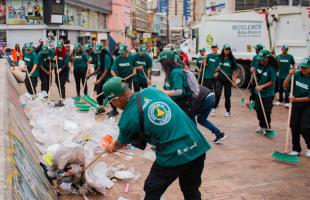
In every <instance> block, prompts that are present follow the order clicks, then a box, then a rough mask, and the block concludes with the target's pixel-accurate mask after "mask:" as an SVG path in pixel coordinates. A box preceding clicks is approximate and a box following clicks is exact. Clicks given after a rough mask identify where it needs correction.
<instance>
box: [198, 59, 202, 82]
mask: <svg viewBox="0 0 310 200" xmlns="http://www.w3.org/2000/svg"><path fill="white" fill-rule="evenodd" d="M201 69H202V62H201V64H200V67H199V74H198V81H199V79H200V77H201Z"/></svg>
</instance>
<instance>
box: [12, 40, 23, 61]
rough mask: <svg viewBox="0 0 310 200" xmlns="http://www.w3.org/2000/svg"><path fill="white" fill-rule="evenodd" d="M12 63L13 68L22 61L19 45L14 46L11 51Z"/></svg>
mask: <svg viewBox="0 0 310 200" xmlns="http://www.w3.org/2000/svg"><path fill="white" fill-rule="evenodd" d="M12 57H13V63H14V65H15V66H18V62H19V61H20V60H23V52H22V50H21V48H20V47H19V44H15V48H14V49H13V51H12Z"/></svg>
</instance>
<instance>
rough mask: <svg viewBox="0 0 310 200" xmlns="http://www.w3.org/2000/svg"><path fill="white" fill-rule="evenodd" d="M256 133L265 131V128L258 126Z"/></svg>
mask: <svg viewBox="0 0 310 200" xmlns="http://www.w3.org/2000/svg"><path fill="white" fill-rule="evenodd" d="M256 133H265V129H264V128H261V127H259V128H258V129H257V130H256Z"/></svg>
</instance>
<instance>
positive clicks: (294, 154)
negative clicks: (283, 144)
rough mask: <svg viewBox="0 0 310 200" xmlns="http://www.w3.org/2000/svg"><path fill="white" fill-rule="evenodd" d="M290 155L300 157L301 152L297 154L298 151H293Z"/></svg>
mask: <svg viewBox="0 0 310 200" xmlns="http://www.w3.org/2000/svg"><path fill="white" fill-rule="evenodd" d="M288 155H290V156H299V152H297V151H292V152H291V153H289V154H288Z"/></svg>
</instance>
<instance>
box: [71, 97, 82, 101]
mask: <svg viewBox="0 0 310 200" xmlns="http://www.w3.org/2000/svg"><path fill="white" fill-rule="evenodd" d="M72 99H73V100H74V101H80V100H81V97H80V96H77V97H73V98H72Z"/></svg>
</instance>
